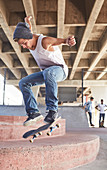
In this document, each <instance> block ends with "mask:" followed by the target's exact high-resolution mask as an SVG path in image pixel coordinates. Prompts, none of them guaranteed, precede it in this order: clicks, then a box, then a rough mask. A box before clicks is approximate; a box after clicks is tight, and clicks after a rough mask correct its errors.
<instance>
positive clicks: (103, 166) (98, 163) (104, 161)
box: [73, 128, 107, 170]
mask: <svg viewBox="0 0 107 170" xmlns="http://www.w3.org/2000/svg"><path fill="white" fill-rule="evenodd" d="M85 132H86V131H84V130H81V131H80V133H85ZM87 132H88V133H89V134H96V135H98V136H100V150H99V153H98V155H97V158H96V160H95V161H94V162H92V163H90V164H87V165H84V166H81V167H78V168H73V169H75V170H107V128H100V129H99V128H90V130H88V131H87ZM73 133H74V132H73ZM77 133H78V132H77Z"/></svg>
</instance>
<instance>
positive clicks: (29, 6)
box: [22, 0, 37, 33]
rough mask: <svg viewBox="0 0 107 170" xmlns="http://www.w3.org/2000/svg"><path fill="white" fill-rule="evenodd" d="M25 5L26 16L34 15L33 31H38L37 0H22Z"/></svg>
mask: <svg viewBox="0 0 107 170" xmlns="http://www.w3.org/2000/svg"><path fill="white" fill-rule="evenodd" d="M22 1H23V5H24V8H25V12H26V16H29V15H31V16H32V20H31V23H32V32H33V33H36V32H37V28H36V17H37V9H36V6H37V5H36V0H22Z"/></svg>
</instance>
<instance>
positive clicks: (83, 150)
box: [0, 134, 99, 170]
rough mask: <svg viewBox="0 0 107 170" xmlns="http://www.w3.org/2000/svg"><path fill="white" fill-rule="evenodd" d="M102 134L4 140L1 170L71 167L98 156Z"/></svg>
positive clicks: (0, 151) (0, 145) (0, 146)
mask: <svg viewBox="0 0 107 170" xmlns="http://www.w3.org/2000/svg"><path fill="white" fill-rule="evenodd" d="M98 151H99V137H98V136H95V135H86V134H84V135H75V134H66V135H64V136H63V137H55V138H50V137H49V138H47V139H46V138H45V139H37V140H36V141H35V142H34V143H33V144H31V143H29V142H28V141H27V140H26V141H5V142H4V141H3V142H0V162H1V165H0V167H1V168H0V169H1V170H4V169H6V170H12V169H14V170H16V169H19V170H28V169H32V170H41V169H42V170H68V169H70V168H74V167H77V166H81V165H83V164H87V163H90V162H92V161H94V160H95V159H96V156H97V154H98Z"/></svg>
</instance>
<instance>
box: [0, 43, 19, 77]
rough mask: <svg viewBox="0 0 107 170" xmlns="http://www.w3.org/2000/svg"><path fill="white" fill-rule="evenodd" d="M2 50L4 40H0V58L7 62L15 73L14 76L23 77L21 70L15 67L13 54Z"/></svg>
mask: <svg viewBox="0 0 107 170" xmlns="http://www.w3.org/2000/svg"><path fill="white" fill-rule="evenodd" d="M1 51H2V42H1V40H0V58H1V59H2V61H3V62H4V63H5V65H6V66H7V67H8V68H9V69H10V70H11V72H12V73H13V74H14V76H15V77H16V78H17V79H20V78H21V72H20V71H19V70H15V69H14V68H13V59H12V57H11V55H9V54H5V53H2V52H1Z"/></svg>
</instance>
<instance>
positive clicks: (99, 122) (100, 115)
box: [99, 113, 102, 127]
mask: <svg viewBox="0 0 107 170" xmlns="http://www.w3.org/2000/svg"><path fill="white" fill-rule="evenodd" d="M101 117H102V114H101V113H100V116H99V127H101Z"/></svg>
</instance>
